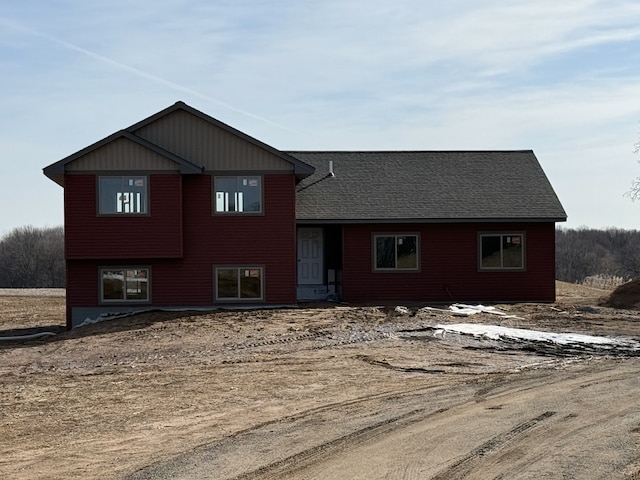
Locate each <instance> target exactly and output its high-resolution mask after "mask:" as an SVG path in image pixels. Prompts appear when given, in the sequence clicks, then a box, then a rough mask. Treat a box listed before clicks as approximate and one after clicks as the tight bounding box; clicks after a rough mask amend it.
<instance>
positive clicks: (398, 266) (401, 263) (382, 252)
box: [374, 234, 418, 271]
mask: <svg viewBox="0 0 640 480" xmlns="http://www.w3.org/2000/svg"><path fill="white" fill-rule="evenodd" d="M374 249H375V252H374V262H375V263H374V270H379V271H384V270H400V271H402V270H418V235H415V234H412V235H375V236H374Z"/></svg>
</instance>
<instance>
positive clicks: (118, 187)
mask: <svg viewBox="0 0 640 480" xmlns="http://www.w3.org/2000/svg"><path fill="white" fill-rule="evenodd" d="M147 183H148V182H147V177H143V176H129V175H126V176H118V177H115V176H114V177H100V178H99V179H98V198H99V208H98V212H99V213H100V214H103V215H111V214H113V215H129V214H131V215H135V214H146V213H147V209H148V208H147V204H148V190H147Z"/></svg>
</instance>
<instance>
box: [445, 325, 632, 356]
mask: <svg viewBox="0 0 640 480" xmlns="http://www.w3.org/2000/svg"><path fill="white" fill-rule="evenodd" d="M435 328H436V334H439V335H444V334H445V333H457V334H465V335H473V336H475V337H484V338H488V339H490V340H520V341H523V340H524V341H529V342H545V343H554V344H558V345H576V344H582V345H600V346H603V347H624V348H627V349H631V350H640V342H638V341H636V340H633V339H630V338H613V337H599V336H593V335H583V334H579V333H552V332H541V331H538V330H527V329H524V328H508V327H501V326H498V325H484V324H470V323H458V324H452V325H436V327H435Z"/></svg>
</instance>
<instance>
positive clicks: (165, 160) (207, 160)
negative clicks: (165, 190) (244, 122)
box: [44, 102, 314, 186]
mask: <svg viewBox="0 0 640 480" xmlns="http://www.w3.org/2000/svg"><path fill="white" fill-rule="evenodd" d="M105 170H107V171H109V170H113V171H116V170H117V171H165V170H166V171H176V172H180V173H184V174H198V173H202V172H203V171H205V170H207V171H211V172H216V171H226V172H265V173H291V174H293V175H295V177H296V179H297V181H300V180H302V179H303V178H305V177H307V176H309V175H311V174H313V172H314V168H313V167H312V166H310V165H308V164H306V163H304V162H303V161H301V160H298V159H296V158H294V157H291V156H290V155H287V154H286V153H284V152H281V151H279V150H277V149H275V148H273V147H271V146H269V145H267V144H265V143H262V142H260V141H259V140H256V139H255V138H253V137H251V136H249V135H246V134H245V133H242V132H240V131H239V130H236V129H234V128H232V127H230V126H228V125H226V124H224V123H222V122H220V121H218V120H216V119H214V118H212V117H210V116H208V115H206V114H204V113H202V112H200V111H198V110H196V109H194V108H192V107H190V106H188V105H186V104H185V103H183V102H177V103H176V104H174V105H172V106H171V107H168V108H166V109H164V110H162V111H160V112H158V113H156V114H155V115H152V116H150V117H148V118H146V119H144V120H142V121H141V122H138V123H136V124H135V125H132V126H131V127H129V128H127V129H126V130H121V131H120V132H117V133H114V134H113V135H110V136H109V137H107V138H105V139H103V140H100V141H99V142H96V143H94V144H93V145H90V146H88V147H86V148H84V149H82V150H80V151H79V152H77V153H74V154H73V155H70V156H69V157H66V158H64V159H62V160H60V161H58V162H56V163H53V164H51V165H49V166H48V167H45V168H44V174H45V175H46V176H47V177H49V178H50V179H52V180H53V181H55V182H56V183H58V184H60V185H63V186H64V175H65V174H66V173H67V172H91V171H95V172H98V171H105Z"/></svg>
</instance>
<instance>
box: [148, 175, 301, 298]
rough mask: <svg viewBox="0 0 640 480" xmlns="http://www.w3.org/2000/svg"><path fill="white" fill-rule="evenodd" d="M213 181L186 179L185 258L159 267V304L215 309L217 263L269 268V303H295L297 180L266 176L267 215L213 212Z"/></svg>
mask: <svg viewBox="0 0 640 480" xmlns="http://www.w3.org/2000/svg"><path fill="white" fill-rule="evenodd" d="M211 182H212V177H211V176H210V175H198V176H188V177H187V176H185V177H184V186H183V192H184V258H183V259H182V260H181V261H165V262H156V263H154V271H153V272H152V275H153V279H152V284H153V288H154V290H153V292H154V293H153V297H154V303H158V302H162V304H163V305H211V304H212V303H213V302H214V296H213V290H214V280H213V268H214V266H216V265H258V266H263V267H264V275H265V278H264V283H265V302H266V303H269V304H279V303H294V302H295V268H296V263H295V202H294V200H293V199H294V191H295V190H294V189H295V182H294V177H293V175H289V174H283V175H265V176H264V192H263V203H264V215H214V214H212V210H213V203H212V198H213V194H212V184H211Z"/></svg>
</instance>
